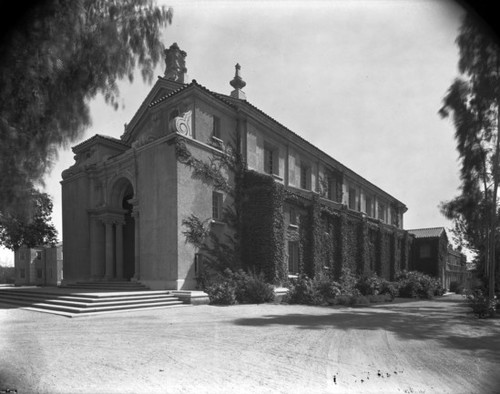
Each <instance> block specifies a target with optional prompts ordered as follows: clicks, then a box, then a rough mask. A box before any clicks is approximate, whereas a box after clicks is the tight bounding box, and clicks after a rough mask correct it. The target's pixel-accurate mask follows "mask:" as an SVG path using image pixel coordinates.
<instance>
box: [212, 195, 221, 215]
mask: <svg viewBox="0 0 500 394" xmlns="http://www.w3.org/2000/svg"><path fill="white" fill-rule="evenodd" d="M212 219H214V220H219V221H220V220H222V193H219V192H213V193H212Z"/></svg>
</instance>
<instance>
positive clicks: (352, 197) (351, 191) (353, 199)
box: [349, 187, 356, 209]
mask: <svg viewBox="0 0 500 394" xmlns="http://www.w3.org/2000/svg"><path fill="white" fill-rule="evenodd" d="M349 208H350V209H356V189H355V188H353V187H350V188H349Z"/></svg>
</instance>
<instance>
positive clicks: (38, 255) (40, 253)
mask: <svg viewBox="0 0 500 394" xmlns="http://www.w3.org/2000/svg"><path fill="white" fill-rule="evenodd" d="M36 259H37V260H41V259H42V252H40V251H37V252H36Z"/></svg>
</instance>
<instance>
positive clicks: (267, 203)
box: [241, 171, 288, 283]
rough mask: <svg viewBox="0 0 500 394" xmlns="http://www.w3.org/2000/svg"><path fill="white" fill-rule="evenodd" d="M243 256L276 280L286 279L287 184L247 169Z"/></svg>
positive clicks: (244, 261)
mask: <svg viewBox="0 0 500 394" xmlns="http://www.w3.org/2000/svg"><path fill="white" fill-rule="evenodd" d="M242 194H243V195H242V214H241V221H242V226H241V228H242V234H241V235H242V236H241V260H242V264H243V267H244V268H246V269H249V270H255V271H256V272H263V273H264V274H265V276H266V279H267V280H268V281H270V282H273V283H279V282H284V281H285V279H286V277H287V275H288V271H287V270H288V267H287V266H286V265H285V258H284V257H285V256H284V249H285V228H284V215H283V203H284V194H285V193H284V187H283V185H281V184H280V183H277V182H275V181H274V179H273V178H272V177H270V176H268V175H263V174H259V173H257V172H254V171H245V173H244V175H243V188H242Z"/></svg>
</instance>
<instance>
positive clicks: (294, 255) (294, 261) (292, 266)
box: [288, 241, 299, 274]
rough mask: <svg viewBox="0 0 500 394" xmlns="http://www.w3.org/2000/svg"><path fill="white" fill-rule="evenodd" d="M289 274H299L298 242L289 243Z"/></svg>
mask: <svg viewBox="0 0 500 394" xmlns="http://www.w3.org/2000/svg"><path fill="white" fill-rule="evenodd" d="M288 272H289V273H290V274H298V273H299V243H298V241H289V242H288Z"/></svg>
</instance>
